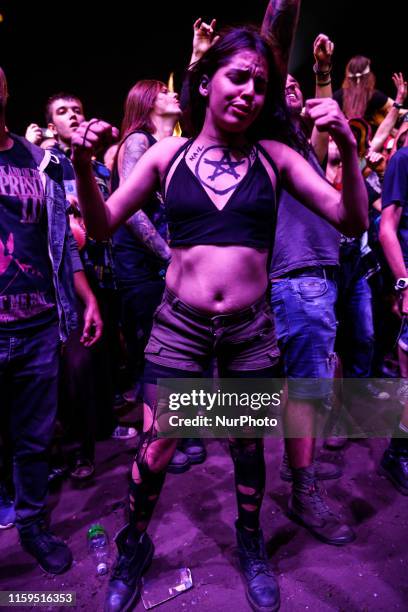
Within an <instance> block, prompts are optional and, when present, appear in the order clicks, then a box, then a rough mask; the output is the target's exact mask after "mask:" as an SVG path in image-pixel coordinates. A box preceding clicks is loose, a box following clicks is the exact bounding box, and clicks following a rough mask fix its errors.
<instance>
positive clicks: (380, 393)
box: [366, 382, 391, 401]
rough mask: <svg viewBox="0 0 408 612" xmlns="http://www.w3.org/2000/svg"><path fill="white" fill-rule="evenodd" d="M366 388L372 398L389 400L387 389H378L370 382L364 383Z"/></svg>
mask: <svg viewBox="0 0 408 612" xmlns="http://www.w3.org/2000/svg"><path fill="white" fill-rule="evenodd" d="M366 389H367V391H368V393H369V394H370V397H372V398H374V399H378V400H382V401H386V400H389V399H390V397H391V395H390V394H389V393H388V391H384V389H382V390H381V389H379V388H378V387H377V385H375V384H374V383H372V382H369V383H367V384H366Z"/></svg>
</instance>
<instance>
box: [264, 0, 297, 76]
mask: <svg viewBox="0 0 408 612" xmlns="http://www.w3.org/2000/svg"><path fill="white" fill-rule="evenodd" d="M299 11H300V0H269V4H268V6H267V9H266V12H265V16H264V19H263V22H262V29H261V31H262V34H263V35H264V36H266V37H267V38H268V39H269V41H270V45H271V48H272V51H273V54H274V56H275V61H276V64H277V66H278V69H279V72H280V74H281V77H282V80H283V81H284V82H285V80H286V76H287V73H288V64H289V56H290V51H291V48H292V44H293V40H294V38H295V33H296V26H297V22H298V18H299Z"/></svg>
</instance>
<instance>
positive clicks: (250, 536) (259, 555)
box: [235, 523, 280, 612]
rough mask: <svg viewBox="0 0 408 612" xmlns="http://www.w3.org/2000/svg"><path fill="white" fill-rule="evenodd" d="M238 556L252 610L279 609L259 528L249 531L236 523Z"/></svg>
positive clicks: (278, 597) (274, 579) (258, 611)
mask: <svg viewBox="0 0 408 612" xmlns="http://www.w3.org/2000/svg"><path fill="white" fill-rule="evenodd" d="M235 526H236V530H237V531H236V533H237V543H238V556H239V561H240V565H241V570H242V574H243V575H244V578H245V580H246V582H247V590H246V596H247V598H248V601H249V603H250V604H251V607H252V609H253V610H256V611H257V612H275V610H278V609H279V605H280V596H279V586H278V582H277V580H276V578H275V576H274V574H273V572H272V570H271V569H270V568H269V567H268V559H267V556H266V550H265V542H264V539H263V535H262V531H261V530H260V529H259V530H258V531H257V532H255V533H251V532H250V531H247V530H246V529H242V528H240V527H239V526H238V523H236V525H235Z"/></svg>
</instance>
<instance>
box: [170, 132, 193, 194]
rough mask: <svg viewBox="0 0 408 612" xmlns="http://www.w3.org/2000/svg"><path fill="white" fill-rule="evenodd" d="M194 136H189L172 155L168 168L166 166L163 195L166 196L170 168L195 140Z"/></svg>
mask: <svg viewBox="0 0 408 612" xmlns="http://www.w3.org/2000/svg"><path fill="white" fill-rule="evenodd" d="M193 140H194V139H193V138H189V139H188V140H186V142H184V143H183V144H182V145H181V147H180V148H179V149H177V151H176V152H175V153H174V155H173V156H172V158H171V160H170V161H169V163H168V165H167V168H166V172H165V173H164V176H163V180H162V196H163V198H164V189H165V185H166V180H167V175H168V173H169V172H170V168H171V167H172V165H173V164H174V162H175V161H176V159H177V158H178V156H179V155H180V153H182V152H183V151H185V150H186V149H187V148H188V147H189V146H190V145H191V143H192V142H193Z"/></svg>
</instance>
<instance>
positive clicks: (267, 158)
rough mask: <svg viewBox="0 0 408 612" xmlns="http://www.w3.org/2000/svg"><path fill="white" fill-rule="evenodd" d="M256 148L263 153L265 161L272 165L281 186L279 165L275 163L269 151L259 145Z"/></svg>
mask: <svg viewBox="0 0 408 612" xmlns="http://www.w3.org/2000/svg"><path fill="white" fill-rule="evenodd" d="M256 147H257V149H258V151H260V152H261V153H262V155H263V156H264V157H265V159H266V160H267V162H268V164H269V165H270V167H271V168H272V170H273V172H274V174H275V176H276V180H277V182H278V183H277V184H279V181H280V178H279V170H278V167H277V165H276V164H275V162H274V161H273V159H272V157H271V156H270V155H269V153H268V151H267V150H266V149H265V148H264V147H263V146H262V145H261V144H260V143H259V142H257V143H256Z"/></svg>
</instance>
